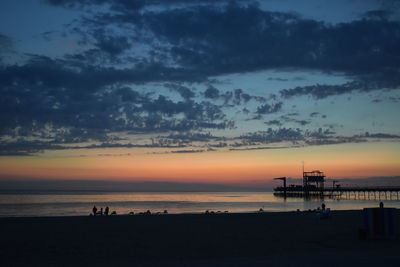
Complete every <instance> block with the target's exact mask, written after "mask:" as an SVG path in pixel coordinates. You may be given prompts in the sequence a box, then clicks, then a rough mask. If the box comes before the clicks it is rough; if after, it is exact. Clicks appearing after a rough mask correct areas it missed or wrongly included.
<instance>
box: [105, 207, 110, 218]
mask: <svg viewBox="0 0 400 267" xmlns="http://www.w3.org/2000/svg"><path fill="white" fill-rule="evenodd" d="M109 212H110V209H109V208H108V206H107V207H106V209H105V211H104V214H105V215H106V216H108V213H109Z"/></svg>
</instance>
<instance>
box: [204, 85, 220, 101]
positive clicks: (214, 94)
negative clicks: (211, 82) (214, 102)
mask: <svg viewBox="0 0 400 267" xmlns="http://www.w3.org/2000/svg"><path fill="white" fill-rule="evenodd" d="M204 96H205V97H206V98H211V99H216V98H218V97H219V90H218V89H217V88H215V87H214V86H209V87H208V88H207V89H206V90H205V91H204Z"/></svg>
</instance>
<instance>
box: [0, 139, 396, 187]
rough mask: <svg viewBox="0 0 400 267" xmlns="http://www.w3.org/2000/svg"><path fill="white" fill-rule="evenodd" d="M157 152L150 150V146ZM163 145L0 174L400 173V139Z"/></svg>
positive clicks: (240, 177) (7, 160) (4, 163)
mask: <svg viewBox="0 0 400 267" xmlns="http://www.w3.org/2000/svg"><path fill="white" fill-rule="evenodd" d="M149 151H151V152H156V153H159V154H149V153H148V152H149ZM161 152H162V150H160V149H158V150H157V149H154V150H149V149H146V150H145V149H140V148H139V149H138V148H135V149H124V148H119V149H90V150H89V149H86V150H83V149H82V150H62V151H47V152H45V153H43V154H40V155H37V156H30V157H2V158H0V176H1V177H3V178H7V177H17V178H18V177H20V178H44V179H90V180H125V181H171V182H205V183H243V184H246V183H247V184H249V183H253V182H260V181H266V180H270V179H271V178H273V177H279V176H288V177H300V176H301V169H302V163H301V162H302V161H304V162H305V168H306V170H315V169H318V170H321V171H324V172H325V174H326V175H327V176H328V178H344V177H350V178H354V177H373V176H397V175H400V143H396V142H385V143H384V142H377V143H359V144H340V145H326V146H309V147H302V148H290V149H273V150H271V149H270V150H249V151H214V152H203V153H177V154H174V153H169V154H162V153H161Z"/></svg>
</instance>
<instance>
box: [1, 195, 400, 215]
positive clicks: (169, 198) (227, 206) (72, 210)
mask: <svg viewBox="0 0 400 267" xmlns="http://www.w3.org/2000/svg"><path fill="white" fill-rule="evenodd" d="M380 201H382V202H383V203H384V204H385V207H394V208H400V201H399V200H397V199H396V200H379V199H377V200H354V199H344V198H341V199H331V198H325V199H324V200H323V201H322V200H321V199H312V200H304V199H302V198H287V199H286V200H284V199H283V198H281V197H276V196H274V195H273V192H220V193H218V192H216V193H214V192H213V193H210V192H204V193H201V192H200V193H199V192H194V193H173V192H171V193H158V192H149V193H137V192H129V193H128V192H123V193H122V192H104V193H97V192H96V193H93V192H76V191H75V192H74V191H65V192H61V193H60V192H0V217H16V216H17V217H24V216H78V215H89V214H90V212H91V210H92V207H93V205H96V207H97V208H98V210H100V208H101V207H103V208H105V207H106V206H109V207H110V210H111V211H116V212H117V214H129V212H131V211H133V212H134V213H140V212H145V211H147V210H150V211H151V212H152V213H156V212H163V211H164V210H167V211H168V213H203V212H205V211H206V210H209V211H210V212H211V211H214V212H217V211H221V212H224V211H228V212H255V211H258V210H259V209H260V208H262V209H263V210H264V211H271V212H278V211H295V210H297V209H300V210H308V209H315V208H317V207H320V206H321V204H322V203H325V204H326V207H327V208H330V209H331V210H354V209H363V208H365V207H377V206H378V205H379V202H380Z"/></svg>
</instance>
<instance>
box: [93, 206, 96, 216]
mask: <svg viewBox="0 0 400 267" xmlns="http://www.w3.org/2000/svg"><path fill="white" fill-rule="evenodd" d="M92 211H93V216H96V212H97V208H96V206H93V209H92Z"/></svg>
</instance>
